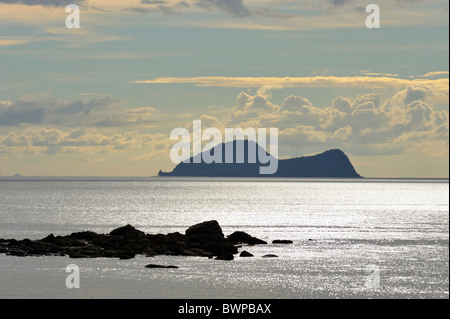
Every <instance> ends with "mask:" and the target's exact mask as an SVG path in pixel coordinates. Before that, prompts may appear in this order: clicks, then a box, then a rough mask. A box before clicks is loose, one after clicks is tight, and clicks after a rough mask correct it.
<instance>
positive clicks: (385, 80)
mask: <svg viewBox="0 0 450 319" xmlns="http://www.w3.org/2000/svg"><path fill="white" fill-rule="evenodd" d="M131 83H138V84H192V85H195V86H211V87H235V88H257V87H263V86H272V87H279V88H292V87H367V88H405V87H408V86H411V85H425V86H431V87H434V88H436V89H439V90H442V91H445V92H448V85H449V80H448V79H435V80H432V79H400V78H393V77H386V76H382V77H369V76H348V77H338V76H315V77H224V76H202V77H190V78H177V77H161V78H156V79H154V80H137V81H132V82H131Z"/></svg>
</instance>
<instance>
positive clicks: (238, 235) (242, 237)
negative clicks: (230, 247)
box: [228, 231, 267, 245]
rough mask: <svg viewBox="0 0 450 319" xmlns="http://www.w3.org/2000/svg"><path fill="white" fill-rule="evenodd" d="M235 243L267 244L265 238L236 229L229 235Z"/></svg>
mask: <svg viewBox="0 0 450 319" xmlns="http://www.w3.org/2000/svg"><path fill="white" fill-rule="evenodd" d="M228 239H229V240H231V242H232V243H233V244H248V245H264V244H267V242H265V241H264V240H261V239H258V238H256V237H253V236H250V235H249V234H247V233H245V232H243V231H236V232H234V233H232V234H231V235H229V236H228Z"/></svg>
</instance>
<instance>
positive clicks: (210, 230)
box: [186, 220, 225, 241]
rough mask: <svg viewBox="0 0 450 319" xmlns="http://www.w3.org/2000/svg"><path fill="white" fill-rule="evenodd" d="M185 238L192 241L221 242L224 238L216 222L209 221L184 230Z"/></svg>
mask: <svg viewBox="0 0 450 319" xmlns="http://www.w3.org/2000/svg"><path fill="white" fill-rule="evenodd" d="M186 236H188V237H190V238H191V239H193V240H209V241H221V240H223V239H224V238H225V236H224V235H223V233H222V228H221V227H220V226H219V223H218V222H217V221H216V220H210V221H207V222H203V223H200V224H196V225H194V226H191V227H189V228H188V229H187V230H186Z"/></svg>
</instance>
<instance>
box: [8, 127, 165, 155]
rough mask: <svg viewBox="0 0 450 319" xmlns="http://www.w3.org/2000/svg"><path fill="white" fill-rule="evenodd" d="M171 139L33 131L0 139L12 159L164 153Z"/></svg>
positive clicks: (79, 131) (83, 131) (134, 134)
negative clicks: (34, 155) (58, 155)
mask: <svg viewBox="0 0 450 319" xmlns="http://www.w3.org/2000/svg"><path fill="white" fill-rule="evenodd" d="M169 142H170V140H169V138H168V137H166V136H163V135H162V134H160V133H157V134H147V133H139V132H138V131H128V132H125V133H122V134H119V133H116V134H112V135H107V134H104V133H99V132H96V131H91V130H87V129H73V130H68V131H63V130H61V129H56V128H51V129H48V128H42V127H30V128H27V129H26V130H25V131H23V132H21V133H15V132H10V133H8V134H6V135H0V153H1V154H4V155H5V154H6V155H8V156H20V155H24V154H47V155H52V154H56V153H73V154H107V153H123V152H125V151H130V150H134V151H136V150H143V151H144V152H147V154H148V152H149V151H150V152H158V153H159V152H160V151H161V150H163V149H166V148H168V147H169Z"/></svg>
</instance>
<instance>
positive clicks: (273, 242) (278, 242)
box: [272, 239, 294, 244]
mask: <svg viewBox="0 0 450 319" xmlns="http://www.w3.org/2000/svg"><path fill="white" fill-rule="evenodd" d="M293 243H294V242H293V241H292V240H286V239H275V240H273V241H272V244H293Z"/></svg>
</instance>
